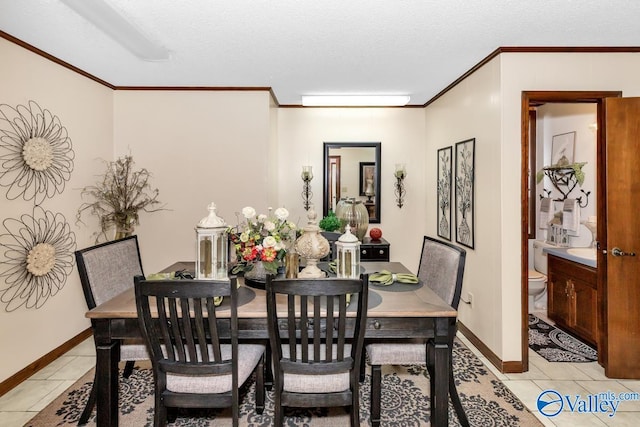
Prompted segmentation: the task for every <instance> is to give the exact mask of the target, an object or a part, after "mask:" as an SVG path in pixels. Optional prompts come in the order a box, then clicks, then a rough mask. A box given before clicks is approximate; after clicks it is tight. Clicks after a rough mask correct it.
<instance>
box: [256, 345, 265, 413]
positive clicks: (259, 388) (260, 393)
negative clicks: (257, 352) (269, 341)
mask: <svg viewBox="0 0 640 427" xmlns="http://www.w3.org/2000/svg"><path fill="white" fill-rule="evenodd" d="M264 359H265V356H264V354H263V355H262V357H261V358H260V362H258V366H257V367H256V412H257V413H258V414H262V413H263V412H264V387H265V386H264V370H265V365H264Z"/></svg>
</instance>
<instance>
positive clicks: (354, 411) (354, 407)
mask: <svg viewBox="0 0 640 427" xmlns="http://www.w3.org/2000/svg"><path fill="white" fill-rule="evenodd" d="M349 415H350V421H351V427H360V384H359V383H356V384H355V386H354V387H353V391H352V398H351V411H349Z"/></svg>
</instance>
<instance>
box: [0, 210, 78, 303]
mask: <svg viewBox="0 0 640 427" xmlns="http://www.w3.org/2000/svg"><path fill="white" fill-rule="evenodd" d="M2 225H3V227H4V230H2V231H3V234H0V246H2V248H3V249H4V254H3V255H4V258H5V260H3V262H2V264H0V265H1V266H2V267H1V268H0V277H1V278H3V279H4V282H5V283H4V285H3V284H1V283H0V302H2V303H4V304H6V305H7V306H6V311H9V312H10V311H13V310H15V309H17V308H19V307H21V306H22V305H24V306H25V307H27V308H40V307H42V305H43V304H44V303H45V302H46V301H47V299H48V298H49V297H50V296H54V295H55V294H56V293H58V291H59V290H60V289H62V288H63V287H64V284H65V283H66V281H67V276H68V275H69V274H70V273H71V271H72V270H73V265H74V259H73V254H74V252H75V248H76V237H75V234H74V233H73V232H72V231H71V230H70V226H69V223H67V221H66V219H65V218H64V216H63V215H62V214H60V213H53V212H51V211H46V210H44V209H42V208H41V207H40V206H35V207H34V208H33V214H32V215H29V214H23V215H22V216H21V217H20V219H15V218H7V219H5V220H4V221H3V222H2ZM4 231H6V233H4Z"/></svg>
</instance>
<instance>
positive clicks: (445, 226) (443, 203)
mask: <svg viewBox="0 0 640 427" xmlns="http://www.w3.org/2000/svg"><path fill="white" fill-rule="evenodd" d="M452 151H453V149H452V147H451V146H448V147H445V148H441V149H439V150H438V215H437V218H438V227H437V228H438V236H439V237H442V238H443V239H446V240H451V165H452V156H451V155H452Z"/></svg>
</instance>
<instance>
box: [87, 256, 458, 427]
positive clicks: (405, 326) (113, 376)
mask: <svg viewBox="0 0 640 427" xmlns="http://www.w3.org/2000/svg"><path fill="white" fill-rule="evenodd" d="M362 266H363V269H364V272H366V273H374V272H378V271H382V270H387V271H390V272H392V273H410V271H409V270H408V269H407V268H406V267H405V266H404V265H402V264H401V263H397V262H366V263H362ZM193 269H194V263H193V262H177V263H175V264H173V265H171V266H170V267H168V268H166V269H165V270H163V271H165V272H167V271H178V270H187V271H191V272H193ZM238 281H239V282H240V283H241V286H244V284H243V282H242V278H240V279H239V280H238ZM132 285H133V279H132ZM244 293H245V294H246V295H250V298H245V301H240V303H239V304H240V305H239V307H238V324H239V329H240V330H239V338H240V339H241V340H256V339H260V340H262V339H264V340H266V339H268V332H267V306H266V293H265V291H264V290H261V289H254V288H247V289H245V292H244ZM456 315H457V312H456V310H455V309H453V308H452V307H451V306H450V305H448V304H447V303H446V302H444V301H443V300H442V299H441V298H440V297H438V296H437V295H436V294H435V293H434V292H433V291H432V290H431V289H430V288H429V287H428V286H424V284H423V283H418V284H413V285H411V284H398V283H394V284H393V285H390V286H382V285H376V284H375V283H374V282H370V285H369V308H368V310H367V329H366V335H365V339H366V340H375V341H385V340H394V341H398V340H415V339H421V340H422V339H424V340H425V341H426V344H425V345H426V346H427V348H426V349H427V355H428V356H427V359H426V360H425V362H426V363H427V364H428V365H429V366H430V367H433V372H434V374H433V375H432V378H430V381H432V390H433V393H430V396H429V398H430V408H431V413H430V421H431V425H432V426H447V425H448V404H449V398H448V393H449V388H448V378H449V369H450V363H449V358H450V357H451V349H450V348H449V343H448V334H449V330H448V328H449V324H450V322H449V320H450V319H451V318H455V317H456ZM86 317H88V318H89V319H91V321H92V323H93V327H94V331H93V332H94V335H95V340H96V371H97V375H96V383H97V384H96V386H97V387H96V389H97V393H98V396H97V397H98V398H97V425H98V426H99V427H102V426H117V425H118V414H119V409H118V376H119V375H118V363H119V361H120V348H119V345H120V341H121V340H124V339H132V338H140V337H141V334H140V328H139V325H138V314H137V312H136V303H135V295H134V290H133V286H132V287H131V288H130V289H129V290H127V291H125V292H123V293H121V294H120V295H117V296H115V297H114V298H112V299H111V300H109V301H106V302H104V303H103V304H100V305H99V306H97V307H95V308H93V309H92V310H89V311H88V312H87V313H86ZM425 403H426V402H425Z"/></svg>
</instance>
